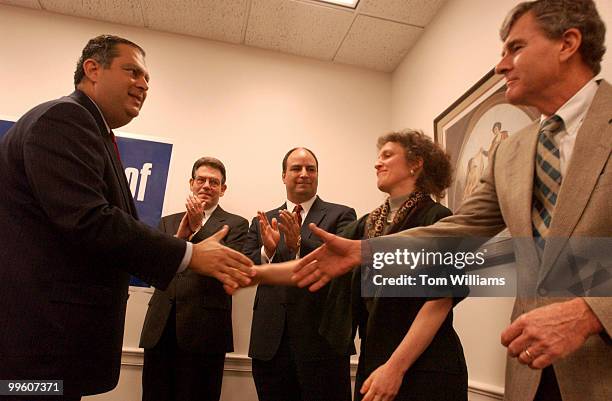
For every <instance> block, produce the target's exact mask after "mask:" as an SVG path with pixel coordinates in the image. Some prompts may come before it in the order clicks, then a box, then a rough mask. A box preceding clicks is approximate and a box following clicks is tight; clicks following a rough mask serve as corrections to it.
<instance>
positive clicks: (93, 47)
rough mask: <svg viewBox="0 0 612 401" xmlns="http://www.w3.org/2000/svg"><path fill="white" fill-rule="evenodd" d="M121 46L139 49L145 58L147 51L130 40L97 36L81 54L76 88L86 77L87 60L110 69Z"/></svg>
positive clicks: (76, 72) (76, 73) (75, 73)
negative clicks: (84, 66)
mask: <svg viewBox="0 0 612 401" xmlns="http://www.w3.org/2000/svg"><path fill="white" fill-rule="evenodd" d="M119 44H124V45H128V46H132V47H134V48H136V49H138V51H139V52H140V53H141V54H142V56H143V57H144V56H145V51H144V50H143V49H142V47H140V46H138V45H137V44H136V43H134V42H132V41H130V40H127V39H124V38H122V37H119V36H114V35H100V36H96V37H95V38H93V39H90V40H89V42H87V44H86V45H85V48H84V49H83V52H82V53H81V58H80V59H79V61H77V65H76V70H75V71H74V86H75V87H76V86H77V85H78V84H80V83H81V81H82V80H83V78H84V77H85V71H84V70H83V63H84V62H85V60H87V59H90V58H92V59H94V60H96V61H97V62H98V63H100V64H101V65H102V67H104V68H109V67H110V65H111V63H112V62H113V59H115V58H116V57H117V56H118V55H119V51H118V50H117V45H119Z"/></svg>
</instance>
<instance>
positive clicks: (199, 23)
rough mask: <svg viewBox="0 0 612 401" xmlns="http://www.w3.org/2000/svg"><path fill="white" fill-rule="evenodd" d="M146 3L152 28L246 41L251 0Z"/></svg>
mask: <svg viewBox="0 0 612 401" xmlns="http://www.w3.org/2000/svg"><path fill="white" fill-rule="evenodd" d="M142 6H143V10H144V13H145V20H146V23H147V26H148V27H149V28H152V29H158V30H162V31H168V32H175V33H182V34H186V35H193V36H199V37H202V38H207V39H213V40H219V41H223V42H230V43H241V42H242V31H243V27H244V24H245V20H246V13H247V6H248V1H247V0H142Z"/></svg>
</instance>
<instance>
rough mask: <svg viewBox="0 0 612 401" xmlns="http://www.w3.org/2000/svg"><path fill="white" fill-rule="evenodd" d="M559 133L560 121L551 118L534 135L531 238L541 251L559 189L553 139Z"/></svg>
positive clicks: (558, 160)
mask: <svg viewBox="0 0 612 401" xmlns="http://www.w3.org/2000/svg"><path fill="white" fill-rule="evenodd" d="M562 131H563V120H562V119H561V117H559V116H557V115H554V116H552V117H550V118H548V119H547V120H544V121H543V122H542V126H541V127H540V131H539V132H538V145H537V148H536V163H535V177H534V183H533V205H532V211H531V220H532V223H533V236H534V238H535V239H536V243H537V244H538V246H540V248H542V249H543V248H544V239H545V238H546V237H547V236H548V230H549V228H550V223H551V221H552V216H553V212H554V210H555V205H556V203H557V196H558V194H559V188H560V187H561V158H560V154H559V148H558V147H557V145H556V144H555V142H554V140H553V138H554V137H555V135H558V134H559V133H560V132H562Z"/></svg>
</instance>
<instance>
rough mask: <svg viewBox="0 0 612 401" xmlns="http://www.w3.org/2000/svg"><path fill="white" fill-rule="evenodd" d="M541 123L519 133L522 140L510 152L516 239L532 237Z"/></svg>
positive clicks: (509, 193) (514, 233) (510, 180)
mask: <svg viewBox="0 0 612 401" xmlns="http://www.w3.org/2000/svg"><path fill="white" fill-rule="evenodd" d="M538 127H539V123H537V122H535V123H533V124H531V125H529V126H528V127H526V128H524V129H523V130H522V132H520V133H517V135H520V138H518V140H517V141H516V142H514V148H513V149H512V150H511V151H510V155H509V163H508V169H507V170H506V171H503V172H502V174H508V175H509V178H508V189H509V191H507V196H508V198H509V199H508V202H507V204H508V205H511V207H512V210H514V213H513V215H512V218H511V219H508V220H509V221H512V222H515V224H514V226H513V230H512V232H511V234H512V235H513V236H515V237H532V236H533V233H532V230H531V203H532V196H533V174H534V170H535V152H536V144H537V139H538V136H537V132H538Z"/></svg>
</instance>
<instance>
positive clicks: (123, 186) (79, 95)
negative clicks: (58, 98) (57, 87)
mask: <svg viewBox="0 0 612 401" xmlns="http://www.w3.org/2000/svg"><path fill="white" fill-rule="evenodd" d="M70 97H71V98H72V99H74V100H75V101H76V102H77V103H78V104H80V105H81V106H83V107H85V108H86V109H87V111H89V113H90V114H91V115H92V116H93V118H94V120H95V121H96V124H97V125H98V130H99V132H100V136H101V137H102V143H104V148H105V149H106V153H107V155H108V157H109V159H110V161H111V165H112V166H113V170H114V172H115V176H116V178H117V183H118V185H119V189H120V191H121V195H122V197H123V200H124V202H125V208H126V209H127V210H129V211H130V213H131V214H132V215H133V216H134V217H138V213H137V211H136V205H135V204H134V198H133V197H132V193H131V192H130V189H129V185H128V182H127V178H126V176H125V173H124V170H123V165H122V164H121V161H120V160H119V159H118V157H117V152H116V151H115V145H114V144H113V141H112V140H111V137H110V135H109V133H108V132H107V130H106V124H105V123H104V118H103V117H102V114H100V110H99V109H98V107H97V106H96V105H95V104H94V103H93V101H92V100H91V99H90V98H89V97H88V96H87V95H86V94H84V93H83V92H81V91H80V90H75V91H74V92H72V94H71V95H70Z"/></svg>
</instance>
